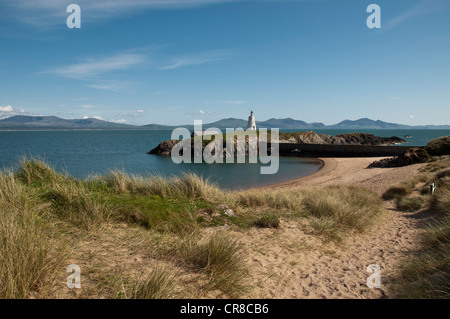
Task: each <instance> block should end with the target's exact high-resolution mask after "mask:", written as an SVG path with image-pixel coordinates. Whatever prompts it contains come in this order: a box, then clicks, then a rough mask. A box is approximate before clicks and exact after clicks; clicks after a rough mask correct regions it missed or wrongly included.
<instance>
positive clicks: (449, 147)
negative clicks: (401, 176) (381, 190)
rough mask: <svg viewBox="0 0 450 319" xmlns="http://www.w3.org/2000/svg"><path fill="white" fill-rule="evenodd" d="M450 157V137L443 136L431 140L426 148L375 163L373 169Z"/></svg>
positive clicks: (408, 151) (372, 165)
mask: <svg viewBox="0 0 450 319" xmlns="http://www.w3.org/2000/svg"><path fill="white" fill-rule="evenodd" d="M443 155H450V136H443V137H439V138H436V139H434V140H431V141H429V142H428V144H427V145H426V146H425V147H416V148H411V149H409V150H407V151H406V152H405V153H403V154H401V155H399V156H396V157H392V158H386V159H382V160H380V161H376V162H373V163H371V164H370V165H369V168H372V167H399V166H406V165H411V164H417V163H426V162H428V161H429V160H430V156H443Z"/></svg>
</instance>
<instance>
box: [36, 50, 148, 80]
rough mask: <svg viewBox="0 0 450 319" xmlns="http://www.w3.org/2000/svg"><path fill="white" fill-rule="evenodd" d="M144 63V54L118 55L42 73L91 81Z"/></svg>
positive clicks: (88, 60) (87, 60)
mask: <svg viewBox="0 0 450 319" xmlns="http://www.w3.org/2000/svg"><path fill="white" fill-rule="evenodd" d="M146 61H147V57H146V55H144V54H140V53H119V54H115V55H112V56H107V57H102V58H89V59H86V60H84V61H83V62H80V63H75V64H71V65H67V66H63V67H59V68H55V69H50V70H47V71H44V72H42V73H49V74H55V75H58V76H61V77H65V78H71V79H78V80H93V79H95V78H96V77H97V76H99V75H103V74H106V73H111V72H114V71H120V70H126V69H130V68H133V67H136V66H138V65H142V64H143V63H145V62H146ZM94 86H95V84H94ZM100 87H102V86H101V85H100V84H99V85H97V88H100ZM104 87H106V86H104Z"/></svg>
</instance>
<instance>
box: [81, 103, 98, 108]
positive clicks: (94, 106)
mask: <svg viewBox="0 0 450 319" xmlns="http://www.w3.org/2000/svg"><path fill="white" fill-rule="evenodd" d="M98 106H99V105H94V104H82V105H80V107H82V108H83V109H93V108H96V107H98Z"/></svg>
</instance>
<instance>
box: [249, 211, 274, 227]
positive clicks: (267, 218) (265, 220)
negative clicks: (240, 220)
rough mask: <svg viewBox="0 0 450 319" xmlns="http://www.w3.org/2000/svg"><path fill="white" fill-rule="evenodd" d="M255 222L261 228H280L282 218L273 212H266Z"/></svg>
mask: <svg viewBox="0 0 450 319" xmlns="http://www.w3.org/2000/svg"><path fill="white" fill-rule="evenodd" d="M254 224H255V226H257V227H261V228H278V227H280V218H279V217H278V216H275V215H272V214H266V215H263V216H261V217H260V218H258V219H257V220H256V221H255V223H254Z"/></svg>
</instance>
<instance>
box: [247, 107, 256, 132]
mask: <svg viewBox="0 0 450 319" xmlns="http://www.w3.org/2000/svg"><path fill="white" fill-rule="evenodd" d="M247 130H252V131H256V121H255V117H254V116H253V111H251V112H250V116H249V117H248V124H247Z"/></svg>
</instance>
